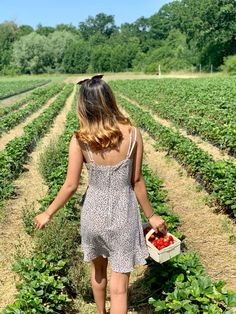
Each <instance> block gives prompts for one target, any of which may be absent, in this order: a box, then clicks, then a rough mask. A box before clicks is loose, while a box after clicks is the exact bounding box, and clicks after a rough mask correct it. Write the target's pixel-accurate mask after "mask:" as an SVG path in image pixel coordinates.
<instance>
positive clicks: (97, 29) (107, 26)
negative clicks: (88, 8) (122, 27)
mask: <svg viewBox="0 0 236 314" xmlns="http://www.w3.org/2000/svg"><path fill="white" fill-rule="evenodd" d="M79 30H80V33H81V34H82V36H83V38H84V39H85V40H88V39H89V37H90V36H92V35H94V34H96V33H101V34H102V35H104V36H106V37H110V36H111V34H113V33H114V32H115V31H116V30H117V27H116V26H115V21H114V16H113V15H107V14H105V13H98V14H97V15H96V16H95V17H92V16H89V17H88V18H87V19H86V21H85V22H80V23H79Z"/></svg>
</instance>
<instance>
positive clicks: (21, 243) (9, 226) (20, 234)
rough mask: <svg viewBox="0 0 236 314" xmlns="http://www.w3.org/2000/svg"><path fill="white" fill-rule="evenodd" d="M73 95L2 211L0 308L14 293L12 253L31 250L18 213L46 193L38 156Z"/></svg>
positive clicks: (59, 127)
mask: <svg viewBox="0 0 236 314" xmlns="http://www.w3.org/2000/svg"><path fill="white" fill-rule="evenodd" d="M74 92H75V90H74ZM74 92H73V93H72V94H71V95H70V96H69V97H68V99H67V102H66V104H65V106H64V108H63V109H62V111H61V112H60V113H59V115H58V116H57V117H56V119H55V120H54V123H53V126H52V127H51V129H50V131H49V133H48V134H47V135H46V136H45V137H44V138H43V139H42V140H41V141H40V142H39V143H38V145H37V147H36V149H35V151H34V152H33V153H32V154H31V155H30V157H31V159H30V161H29V162H28V164H27V165H26V169H27V171H26V172H24V173H23V174H22V175H21V176H20V177H19V178H18V179H17V180H16V181H15V184H16V187H17V193H18V197H17V199H11V200H9V201H8V202H7V204H6V206H5V208H4V210H5V213H6V215H5V218H4V220H3V221H2V222H1V223H0V264H1V269H0V278H1V280H0V309H2V308H4V307H5V306H6V305H8V304H10V303H12V302H14V295H15V293H16V292H17V290H16V287H15V284H16V282H17V281H18V277H17V276H16V274H15V273H13V271H12V270H11V266H12V263H13V262H14V261H15V255H16V252H19V253H21V254H23V255H26V256H27V255H30V252H31V250H32V241H31V238H30V237H29V236H28V235H27V234H26V233H25V231H24V227H23V222H22V211H23V209H24V208H26V207H27V208H29V207H33V208H34V209H35V210H37V209H38V208H39V203H38V202H37V200H38V199H40V198H41V197H42V196H43V195H44V194H45V193H46V192H47V186H46V185H45V184H44V182H43V180H42V177H41V175H40V173H39V171H38V162H39V158H40V154H41V153H42V151H44V149H45V147H47V146H48V145H49V144H50V142H51V141H53V140H54V139H56V138H57V137H58V136H59V135H60V134H62V133H63V130H64V124H65V121H66V115H67V113H68V112H69V110H70V109H71V105H72V100H73V96H74Z"/></svg>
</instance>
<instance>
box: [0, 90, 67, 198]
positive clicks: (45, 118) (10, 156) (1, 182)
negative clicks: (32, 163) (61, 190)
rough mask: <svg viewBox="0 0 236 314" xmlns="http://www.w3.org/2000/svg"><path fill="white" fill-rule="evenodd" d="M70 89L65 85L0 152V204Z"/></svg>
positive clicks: (7, 194) (10, 189)
mask: <svg viewBox="0 0 236 314" xmlns="http://www.w3.org/2000/svg"><path fill="white" fill-rule="evenodd" d="M72 89H73V85H72V84H68V85H66V87H65V88H64V90H63V91H62V92H61V93H60V94H59V96H58V97H57V99H56V100H55V101H54V103H53V104H51V105H50V106H49V107H48V108H47V109H46V110H44V111H43V112H42V113H41V114H40V116H39V117H37V118H36V119H34V120H33V122H31V123H30V124H29V125H27V126H26V127H25V128H24V134H23V135H22V136H20V137H16V138H15V139H13V140H11V141H10V142H9V143H7V145H6V147H5V149H4V150H2V151H0V165H1V167H0V202H2V201H3V200H4V199H6V198H9V197H10V196H11V195H12V194H13V191H14V186H13V180H14V179H16V178H17V177H18V176H19V174H20V173H21V172H22V171H23V170H24V164H25V163H26V162H27V160H28V158H29V153H30V152H32V150H33V149H34V147H35V146H36V144H37V142H38V140H39V139H40V138H41V137H42V136H43V135H44V134H45V133H46V132H47V131H48V130H49V128H50V126H51V125H52V123H53V120H54V118H55V117H56V116H57V114H58V113H59V112H60V110H61V109H62V107H63V106H64V104H65V101H66V99H67V97H68V95H69V94H70V93H71V92H72Z"/></svg>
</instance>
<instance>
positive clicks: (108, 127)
mask: <svg viewBox="0 0 236 314" xmlns="http://www.w3.org/2000/svg"><path fill="white" fill-rule="evenodd" d="M101 77H102V76H95V77H93V78H91V79H86V80H84V81H82V82H81V87H80V96H79V102H78V116H79V122H80V129H79V130H78V131H76V132H75V135H76V137H77V139H78V140H80V141H81V142H83V143H87V144H88V145H89V146H90V148H91V149H92V150H101V149H104V148H115V147H118V145H119V144H120V142H121V140H122V138H123V136H122V133H121V131H120V129H119V127H118V124H117V123H118V122H119V123H122V124H131V123H130V120H129V119H128V118H126V117H125V116H124V115H123V114H122V113H121V112H120V110H119V108H118V106H117V103H116V100H115V97H114V94H113V92H112V90H111V88H110V86H109V85H108V84H107V83H106V82H105V81H104V80H102V79H101Z"/></svg>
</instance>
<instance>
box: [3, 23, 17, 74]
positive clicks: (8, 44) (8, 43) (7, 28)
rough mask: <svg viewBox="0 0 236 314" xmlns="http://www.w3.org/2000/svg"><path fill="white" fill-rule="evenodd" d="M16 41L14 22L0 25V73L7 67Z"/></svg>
mask: <svg viewBox="0 0 236 314" xmlns="http://www.w3.org/2000/svg"><path fill="white" fill-rule="evenodd" d="M16 39H17V25H16V24H15V23H14V22H4V23H2V24H0V72H1V71H2V70H3V69H4V68H5V69H6V67H8V66H9V64H10V61H11V56H12V47H13V43H14V41H15V40H16Z"/></svg>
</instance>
